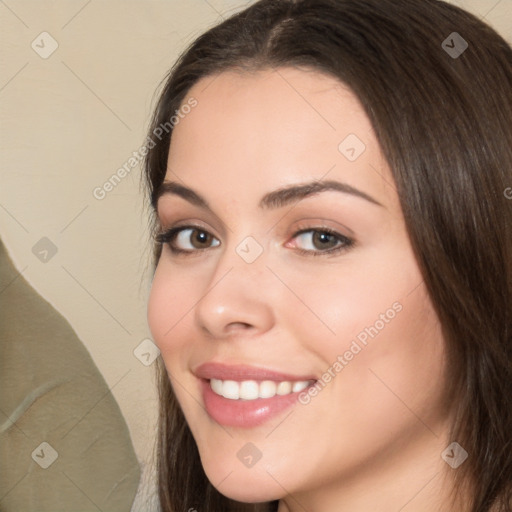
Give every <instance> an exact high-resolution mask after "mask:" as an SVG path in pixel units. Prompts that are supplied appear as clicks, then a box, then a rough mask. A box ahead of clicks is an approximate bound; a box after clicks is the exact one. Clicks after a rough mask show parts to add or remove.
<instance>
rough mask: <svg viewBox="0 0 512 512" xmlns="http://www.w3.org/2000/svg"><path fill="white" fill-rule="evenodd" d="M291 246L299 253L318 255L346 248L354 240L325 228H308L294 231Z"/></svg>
mask: <svg viewBox="0 0 512 512" xmlns="http://www.w3.org/2000/svg"><path fill="white" fill-rule="evenodd" d="M293 240H296V241H295V242H293V244H292V245H293V247H296V248H297V250H298V251H299V252H300V253H301V254H307V255H313V256H318V255H320V254H326V253H327V254H332V253H337V252H340V251H342V250H346V249H348V248H349V247H351V246H352V245H353V244H354V241H353V240H351V239H350V238H347V237H346V236H344V235H342V234H340V233H338V232H336V231H334V230H331V229H327V228H314V229H313V228H310V229H304V230H302V231H299V232H298V233H296V234H295V235H294V237H293Z"/></svg>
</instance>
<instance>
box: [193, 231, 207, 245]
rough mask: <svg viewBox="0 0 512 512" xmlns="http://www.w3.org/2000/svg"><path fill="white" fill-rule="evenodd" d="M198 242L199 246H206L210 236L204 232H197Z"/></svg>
mask: <svg viewBox="0 0 512 512" xmlns="http://www.w3.org/2000/svg"><path fill="white" fill-rule="evenodd" d="M196 241H197V242H198V243H199V245H201V244H204V243H205V242H207V241H208V235H207V234H206V233H205V232H204V231H197V232H196Z"/></svg>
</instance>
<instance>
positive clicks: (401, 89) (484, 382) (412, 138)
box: [145, 0, 512, 512]
mask: <svg viewBox="0 0 512 512" xmlns="http://www.w3.org/2000/svg"><path fill="white" fill-rule="evenodd" d="M511 126H512V50H511V48H510V47H509V46H508V44H507V43H506V42H505V41H504V40H503V39H502V38H501V37H500V36H499V35H498V34H497V33H496V32H494V31H493V30H492V29H491V28H489V27H488V26H487V25H485V24H484V23H483V22H481V21H479V20H478V19H477V18H476V17H474V16H472V15H471V14H469V13H467V12H465V11H463V10H461V9H460V8H457V7H454V6H451V5H449V4H446V3H444V2H440V1H437V0H296V1H293V0H277V1H276V0H262V1H259V2H256V3H255V4H254V5H252V6H250V7H248V8H247V9H245V10H244V11H242V12H240V13H238V14H236V15H234V16H233V17H231V18H230V19H228V20H226V21H224V22H223V23H221V24H220V25H218V26H216V27H213V28H212V29H210V30H209V31H208V32H206V33H205V34H204V35H202V36H201V37H199V38H198V39H197V40H196V41H195V42H194V43H193V44H192V45H191V47H190V48H189V49H188V50H187V51H186V52H185V53H184V54H183V55H182V56H181V58H180V59H179V61H178V62H177V63H176V64H175V66H174V67H173V69H172V70H171V73H170V75H169V77H168V79H167V81H166V83H165V86H164V88H163V91H162V93H161V96H160V100H159V102H158V105H157V107H156V111H155V114H154V117H153V121H152V125H151V128H150V133H149V138H150V141H151V144H150V145H149V144H148V154H147V159H146V166H145V170H146V183H147V188H148V196H149V199H150V201H151V205H152V208H153V212H154V214H155V215H154V230H155V235H156V244H155V268H156V269H155V274H154V279H153V285H152V290H151V295H150V299H149V305H148V322H149V326H150V328H151V331H152V334H153V336H154V340H155V343H156V344H157V345H158V347H159V349H160V351H161V356H162V357H161V361H159V364H160V377H159V378H160V380H159V386H160V404H161V405H160V407H161V409H160V410H161V415H160V424H159V437H158V447H157V449H158V453H157V457H158V478H159V496H160V501H161V505H162V510H164V511H182V510H189V509H194V508H195V509H197V510H201V511H205V510H208V511H227V510H254V511H255V510H278V511H279V512H285V511H298V510H307V511H311V512H323V511H324V510H337V511H350V512H358V511H368V510H379V511H384V512H387V511H398V510H402V511H407V510H411V511H415V512H426V511H434V510H435V511H442V512H444V511H455V510H456V511H471V512H484V511H500V512H503V511H509V512H510V511H511V510H512V507H511V494H510V490H511V476H512V451H511V432H512V406H511V396H512V393H511V357H512V354H511V347H512V343H511V328H510V326H511V319H512V315H511V305H512V302H511V291H512V251H511V242H512V236H511V226H512V202H511V201H510V200H509V199H508V197H509V195H507V193H506V191H507V190H508V189H509V188H510V186H511V185H512V173H511V169H512V166H511V164H512V129H511ZM171 136H172V137H171Z"/></svg>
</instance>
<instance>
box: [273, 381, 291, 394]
mask: <svg viewBox="0 0 512 512" xmlns="http://www.w3.org/2000/svg"><path fill="white" fill-rule="evenodd" d="M291 392H292V383H291V382H290V381H286V380H285V381H284V382H280V383H279V384H278V385H277V390H276V393H277V394H278V395H289V394H290V393H291Z"/></svg>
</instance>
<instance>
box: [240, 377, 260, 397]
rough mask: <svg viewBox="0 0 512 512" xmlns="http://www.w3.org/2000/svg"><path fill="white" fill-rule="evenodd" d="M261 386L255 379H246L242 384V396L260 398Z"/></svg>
mask: <svg viewBox="0 0 512 512" xmlns="http://www.w3.org/2000/svg"><path fill="white" fill-rule="evenodd" d="M258 393H259V386H258V383H257V382H256V381H255V380H244V381H243V382H242V384H240V398H243V399H244V400H254V399H255V398H258Z"/></svg>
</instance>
